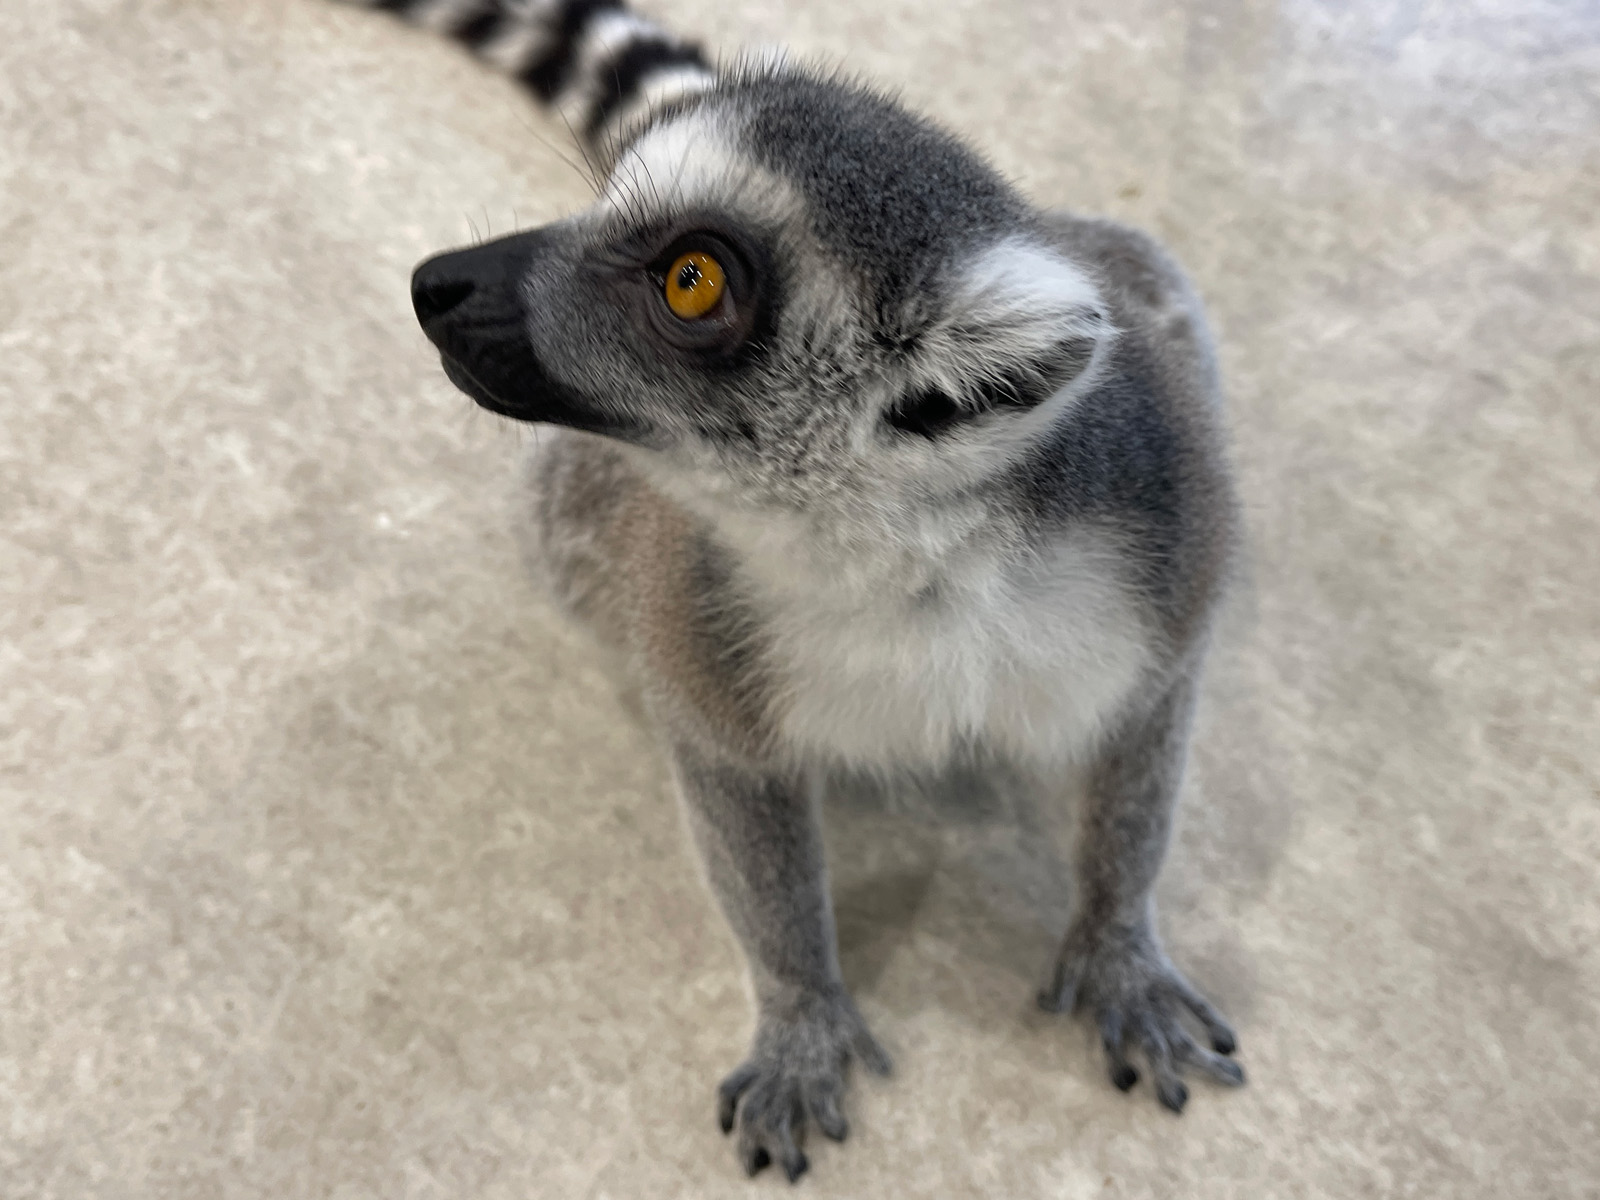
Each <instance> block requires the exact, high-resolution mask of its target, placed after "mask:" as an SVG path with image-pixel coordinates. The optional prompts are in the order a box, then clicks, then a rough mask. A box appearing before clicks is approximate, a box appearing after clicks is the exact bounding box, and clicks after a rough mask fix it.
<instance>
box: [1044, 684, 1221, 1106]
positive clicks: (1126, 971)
mask: <svg viewBox="0 0 1600 1200" xmlns="http://www.w3.org/2000/svg"><path fill="white" fill-rule="evenodd" d="M1195 674H1196V672H1193V671H1191V672H1190V673H1189V674H1188V676H1187V677H1186V678H1184V679H1183V680H1182V681H1181V682H1179V683H1178V684H1177V685H1176V686H1175V687H1174V688H1173V689H1172V690H1171V691H1169V692H1168V694H1167V695H1166V696H1165V697H1164V698H1163V699H1162V700H1161V701H1160V702H1159V703H1157V704H1156V705H1155V706H1154V707H1153V708H1151V709H1148V710H1146V711H1144V712H1142V713H1140V714H1139V715H1137V716H1136V717H1134V718H1133V719H1131V720H1129V721H1127V722H1126V723H1125V725H1124V727H1123V728H1122V729H1121V730H1120V731H1119V732H1118V733H1117V734H1116V735H1115V736H1114V737H1112V738H1111V740H1110V741H1109V742H1108V743H1107V745H1106V746H1105V747H1104V748H1103V750H1102V751H1101V753H1100V756H1099V758H1098V759H1097V761H1096V763H1095V765H1094V769H1093V773H1092V776H1091V783H1090V789H1089V795H1088V798H1087V800H1086V802H1085V806H1084V809H1083V812H1082V814H1081V816H1080V818H1079V821H1078V831H1077V844H1076V846H1075V848H1074V854H1073V859H1074V861H1073V897H1072V910H1071V917H1070V923H1069V926H1068V929H1067V934H1066V938H1065V940H1064V941H1063V943H1062V946H1061V955H1060V957H1059V958H1058V959H1057V962H1056V968H1055V975H1054V978H1053V979H1052V981H1051V983H1050V985H1049V986H1048V987H1047V988H1046V989H1045V990H1044V991H1043V992H1041V993H1040V996H1039V1004H1040V1006H1041V1007H1043V1008H1046V1009H1048V1010H1050V1011H1053V1012H1071V1011H1072V1010H1073V1009H1074V1008H1083V1009H1085V1010H1086V1011H1087V1012H1088V1013H1089V1014H1090V1015H1091V1016H1092V1017H1093V1018H1094V1021H1095V1023H1096V1025H1097V1026H1098V1028H1099V1031H1100V1036H1101V1040H1102V1041H1103V1042H1104V1043H1105V1048H1106V1054H1107V1056H1108V1057H1109V1059H1110V1063H1111V1081H1112V1082H1113V1083H1114V1084H1116V1086H1117V1087H1118V1088H1120V1089H1122V1090H1123V1091H1127V1090H1128V1089H1129V1088H1131V1087H1132V1086H1133V1085H1134V1084H1135V1083H1136V1082H1138V1079H1139V1075H1138V1072H1137V1071H1136V1070H1135V1069H1134V1068H1133V1066H1132V1065H1131V1064H1130V1063H1129V1061H1128V1052H1129V1050H1130V1049H1137V1050H1138V1051H1139V1052H1140V1053H1141V1055H1142V1056H1143V1058H1144V1060H1145V1062H1146V1063H1147V1064H1148V1066H1149V1069H1150V1073H1151V1075H1152V1077H1153V1078H1154V1081H1155V1087H1156V1095H1157V1096H1158V1097H1159V1098H1160V1100H1161V1103H1162V1104H1164V1105H1166V1106H1167V1107H1168V1108H1170V1109H1171V1110H1172V1111H1173V1112H1182V1111H1183V1106H1184V1103H1185V1102H1186V1101H1187V1100H1188V1098H1189V1090H1188V1088H1186V1087H1185V1086H1184V1084H1183V1081H1182V1079H1181V1078H1180V1073H1181V1070H1182V1068H1184V1067H1194V1068H1197V1069H1199V1070H1200V1071H1202V1072H1204V1073H1205V1074H1206V1075H1209V1076H1210V1077H1211V1078H1213V1079H1215V1080H1217V1081H1218V1082H1219V1083H1223V1084H1228V1085H1231V1086H1237V1085H1239V1084H1241V1083H1243V1082H1244V1072H1243V1071H1242V1070H1240V1068H1239V1065H1238V1064H1237V1063H1235V1062H1233V1061H1232V1060H1231V1059H1228V1058H1225V1057H1223V1056H1224V1055H1228V1054H1232V1053H1233V1051H1234V1047H1235V1039H1234V1035H1233V1030H1232V1029H1230V1028H1229V1027H1228V1023H1227V1021H1225V1020H1224V1019H1223V1018H1222V1015H1221V1014H1220V1013H1218V1012H1217V1010H1216V1009H1215V1008H1214V1007H1213V1006H1212V1005H1211V1003H1210V1002H1209V1001H1207V1000H1206V998H1205V997H1204V996H1202V995H1201V994H1200V993H1199V992H1198V991H1196V990H1195V988H1194V986H1193V985H1192V984H1190V983H1189V981H1188V980H1187V979H1185V978H1184V977H1183V976H1182V975H1181V974H1179V972H1178V969H1177V968H1176V967H1174V966H1173V965H1172V963H1171V962H1170V961H1169V960H1168V958H1167V956H1166V953H1165V951H1164V950H1163V949H1162V947H1161V942H1160V940H1159V938H1158V937H1157V936H1156V930H1155V904H1154V901H1153V898H1152V895H1151V890H1152V888H1153V887H1154V885H1155V880H1156V874H1157V872H1158V871H1159V870H1160V868H1161V860H1162V858H1163V857H1164V856H1165V854H1166V848H1167V839H1168V835H1169V832H1170V830H1171V826H1172V810H1173V805H1174V802H1175V801H1176V799H1177V794H1178V785H1179V783H1180V782H1181V780H1182V776H1183V766H1184V759H1185V756H1186V753H1187V749H1188V736H1189V723H1190V716H1191V713H1192V711H1193V698H1194V689H1195V678H1194V676H1195ZM1185 1009H1187V1010H1188V1011H1189V1012H1191V1013H1192V1014H1193V1015H1194V1016H1195V1017H1196V1018H1197V1019H1198V1020H1199V1022H1200V1024H1201V1025H1203V1026H1204V1027H1205V1030H1206V1034H1207V1036H1208V1038H1209V1040H1210V1042H1211V1045H1212V1050H1207V1049H1205V1048H1204V1047H1202V1046H1200V1045H1199V1044H1197V1043H1196V1041H1195V1040H1194V1038H1193V1037H1191V1036H1190V1034H1189V1031H1188V1030H1186V1029H1185V1028H1184V1026H1183V1024H1182V1021H1181V1020H1180V1014H1181V1013H1182V1011H1183V1010H1185ZM1213 1051H1215V1052H1213Z"/></svg>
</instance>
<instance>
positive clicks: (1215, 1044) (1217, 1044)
mask: <svg viewBox="0 0 1600 1200" xmlns="http://www.w3.org/2000/svg"><path fill="white" fill-rule="evenodd" d="M1211 1048H1212V1049H1213V1050H1215V1051H1216V1052H1217V1053H1218V1054H1232V1053H1233V1052H1234V1051H1235V1050H1237V1049H1238V1048H1239V1043H1238V1042H1237V1041H1235V1040H1234V1036H1233V1034H1231V1033H1229V1032H1228V1031H1227V1030H1225V1029H1224V1030H1222V1031H1221V1032H1218V1033H1213V1034H1212V1035H1211Z"/></svg>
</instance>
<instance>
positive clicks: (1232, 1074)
mask: <svg viewBox="0 0 1600 1200" xmlns="http://www.w3.org/2000/svg"><path fill="white" fill-rule="evenodd" d="M1228 1067H1231V1068H1232V1070H1229V1071H1228V1077H1229V1078H1230V1079H1232V1080H1233V1082H1234V1083H1235V1084H1236V1085H1237V1084H1243V1083H1244V1068H1243V1067H1241V1066H1240V1065H1239V1064H1238V1063H1236V1062H1230V1063H1229V1064H1228ZM1224 1069H1226V1068H1224Z"/></svg>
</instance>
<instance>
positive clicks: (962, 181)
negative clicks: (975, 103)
mask: <svg viewBox="0 0 1600 1200" xmlns="http://www.w3.org/2000/svg"><path fill="white" fill-rule="evenodd" d="M413 296H414V300H415V305H416V310H417V316H418V317H419V319H420V320H421V322H422V325H423V328H424V330H425V331H426V332H427V335H428V337H429V338H430V339H432V341H433V342H434V343H435V344H436V345H437V346H438V347H439V349H440V351H441V352H442V355H443V359H444V365H445V370H446V371H447V373H448V374H449V376H450V378H451V379H452V380H453V381H454V382H455V383H456V384H457V385H458V386H459V387H460V388H461V389H462V390H463V391H465V392H466V393H467V394H468V395H470V396H471V397H473V399H475V400H477V401H478V403H480V404H482V405H483V406H484V407H486V408H489V409H492V410H493V411H495V412H498V413H503V414H505V415H507V416H511V417H516V418H518V419H521V420H527V421H540V422H552V423H556V424H562V425H569V426H574V427H576V428H579V429H585V430H590V431H593V432H596V433H600V434H605V435H608V436H611V437H614V438H617V439H621V440H622V441H624V442H628V443H631V444H633V445H635V446H638V447H641V448H643V449H644V450H645V451H646V457H647V458H649V459H650V460H652V461H653V462H655V463H656V464H657V467H658V468H659V469H660V470H661V471H662V472H664V473H666V474H667V475H670V476H672V477H674V478H676V479H677V480H678V481H679V482H680V483H682V484H683V485H685V486H686V487H687V488H688V489H689V490H691V491H694V492H697V493H700V494H703V495H704V496H705V498H706V499H707V501H708V502H712V503H715V502H716V501H717V500H718V498H719V497H720V498H725V499H726V500H728V501H730V502H733V503H737V504H741V505H746V506H748V505H750V504H755V505H758V506H761V507H770V506H777V507H788V508H806V507H808V506H812V505H819V504H827V503H829V502H860V501H868V502H872V501H880V502H889V503H892V502H893V501H894V499H895V497H897V496H903V495H906V494H907V492H908V490H909V491H910V492H913V493H917V494H920V495H922V496H924V497H927V496H929V495H930V494H937V493H940V492H945V491H956V490H962V489H967V488H970V487H972V486H973V485H974V483H976V482H977V481H979V480H981V479H982V478H983V477H985V476H986V475H988V474H990V473H992V472H995V471H998V470H1000V469H1002V468H1003V467H1004V466H1005V465H1006V464H1007V463H1009V462H1011V461H1014V460H1015V458H1016V457H1017V456H1018V455H1019V454H1020V453H1023V452H1024V451H1025V449H1026V447H1027V446H1028V445H1029V444H1030V443H1032V442H1034V441H1035V440H1036V439H1038V438H1039V437H1040V436H1041V435H1042V433H1043V432H1044V431H1045V430H1046V429H1047V428H1048V427H1049V425H1050V423H1051V422H1052V421H1053V420H1054V419H1055V418H1056V417H1057V416H1058V415H1059V413H1060V411H1061V409H1062V407H1063V406H1064V405H1067V404H1070V403H1071V402H1072V399H1073V397H1074V396H1075V395H1078V394H1081V392H1082V391H1083V390H1085V388H1086V387H1087V386H1088V385H1089V383H1090V381H1091V380H1092V378H1093V377H1094V375H1095V373H1096V369H1097V366H1098V364H1099V363H1100V361H1101V360H1102V358H1103V356H1104V355H1105V353H1106V350H1107V348H1108V346H1109V344H1110V342H1111V340H1112V338H1113V336H1114V330H1113V329H1112V327H1111V324H1110V320H1109V317H1108V315H1107V311H1106V308H1105V306H1104V304H1103V303H1102V300H1101V297H1100V295H1099V293H1098V291H1097V289H1096V287H1095V284H1094V283H1093V281H1092V280H1091V279H1090V278H1089V277H1088V276H1087V275H1086V274H1085V273H1084V271H1083V270H1082V269H1081V268H1080V267H1079V266H1077V265H1075V264H1073V263H1072V262H1070V261H1068V260H1067V259H1065V258H1064V257H1062V256H1061V255H1060V254H1059V253H1057V252H1056V251H1054V250H1052V249H1051V248H1050V246H1049V243H1048V240H1047V238H1046V237H1045V236H1043V235H1042V233H1041V232H1040V230H1039V228H1038V226H1037V224H1036V222H1035V218H1034V216H1033V214H1032V212H1031V210H1030V209H1029V208H1028V207H1027V205H1026V204H1024V203H1023V201H1022V200H1021V199H1020V198H1019V197H1018V196H1017V195H1016V193H1015V192H1014V191H1013V190H1012V189H1011V188H1010V187H1009V186H1007V184H1006V183H1005V182H1004V181H1003V180H1001V179H1000V178H999V177H998V176H997V175H996V174H995V172H994V171H993V170H992V169H991V168H989V167H988V166H987V165H986V164H984V163H983V162H982V161H980V160H979V159H978V158H977V157H976V156H975V155H973V154H972V153H971V152H969V151H968V150H967V149H966V148H964V147H963V146H961V145H960V144H959V143H958V142H957V141H955V140H954V139H953V138H952V137H950V136H949V135H948V134H945V133H943V132H941V131H940V130H938V129H936V128H934V127H932V126H930V125H929V124H927V123H926V122H924V121H922V120H919V119H917V118H915V117H913V116H910V115H908V114H907V113H906V112H904V111H903V110H902V109H900V108H899V107H897V106H896V105H895V104H893V103H892V102H890V101H888V100H886V99H884V98H883V97H881V96H879V95H875V94H873V93H870V92H867V91H864V90H862V89H860V88H859V87H856V86H853V85H849V84H845V83H841V82H839V81H835V80H825V79H819V78H817V77H815V76H811V75H807V74H803V73H799V72H795V71H792V70H789V69H785V68H770V69H766V70H764V71H762V72H761V73H759V74H757V73H754V72H752V71H750V70H746V71H744V72H742V73H735V74H733V75H731V76H724V77H723V78H721V79H720V80H719V81H718V82H717V83H716V85H715V86H713V87H711V88H709V89H708V90H706V91H704V92H701V93H699V94H698V95H694V96H691V97H690V98H688V99H686V100H683V101H680V102H679V103H677V104H675V105H671V106H668V107H667V108H666V109H664V110H663V111H662V112H660V113H658V114H655V115H654V116H653V117H652V119H651V121H650V123H649V124H648V125H647V126H646V127H645V128H644V129H643V131H642V132H640V133H638V134H637V135H636V136H634V137H633V139H632V140H631V142H629V143H628V144H627V145H626V146H625V147H624V148H623V149H622V150H621V152H620V153H619V155H618V156H617V160H616V163H615V165H614V167H613V168H612V170H611V173H610V176H609V180H608V182H607V185H606V188H605V190H604V193H603V194H602V196H601V198H600V200H599V202H598V203H596V204H595V205H594V206H593V207H592V208H590V209H589V210H588V211H586V212H584V213H582V214H580V215H579V216H576V217H573V218H571V219H569V220H566V221H562V222H558V223H556V224H554V225H549V226H546V227H544V228H542V229H538V230H535V231H533V232H530V233H522V234H518V235H515V236H513V237H507V238H503V239H500V240H498V241H495V242H490V243H488V244H486V245H481V246H477V247H475V248H473V249H470V250H463V251H459V252H456V253H451V254H445V255H441V256H439V257H437V258H433V259H430V260H429V261H428V262H426V263H424V264H423V265H422V266H421V267H419V268H418V269H417V272H416V276H415V278H414V281H413Z"/></svg>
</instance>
